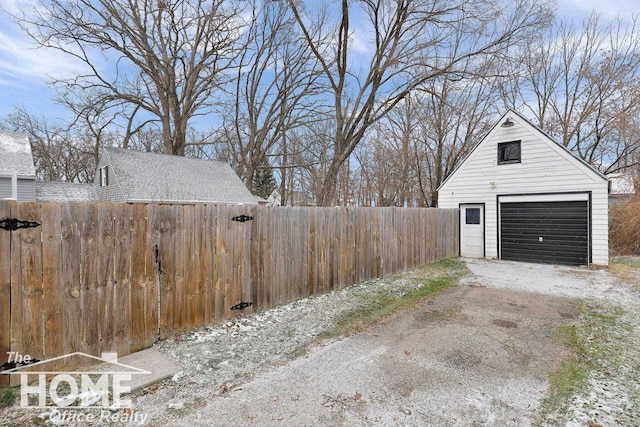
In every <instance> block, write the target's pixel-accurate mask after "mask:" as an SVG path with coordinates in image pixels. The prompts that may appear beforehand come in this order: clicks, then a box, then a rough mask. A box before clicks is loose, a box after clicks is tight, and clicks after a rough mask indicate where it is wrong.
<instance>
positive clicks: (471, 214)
mask: <svg viewBox="0 0 640 427" xmlns="http://www.w3.org/2000/svg"><path fill="white" fill-rule="evenodd" d="M460 256H463V257H466V258H484V204H475V203H474V204H464V205H460Z"/></svg>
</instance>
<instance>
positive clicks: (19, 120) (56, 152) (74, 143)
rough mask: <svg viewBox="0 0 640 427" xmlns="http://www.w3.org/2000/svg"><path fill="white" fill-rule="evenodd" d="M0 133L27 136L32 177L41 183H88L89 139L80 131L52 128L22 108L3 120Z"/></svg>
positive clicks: (91, 152)
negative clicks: (32, 164) (7, 132)
mask: <svg viewBox="0 0 640 427" xmlns="http://www.w3.org/2000/svg"><path fill="white" fill-rule="evenodd" d="M0 129H4V130H8V131H11V132H21V133H24V134H26V135H28V136H29V140H30V142H31V150H32V152H33V158H34V163H35V167H36V175H37V177H38V179H40V180H43V181H67V182H92V181H93V176H94V171H95V167H96V163H95V158H94V142H93V138H91V137H87V134H86V132H85V131H83V130H79V131H76V132H73V131H72V130H71V129H70V128H69V127H66V126H60V125H56V124H52V123H50V122H49V121H47V119H45V118H38V117H36V116H34V115H32V114H30V113H28V112H27V110H26V109H24V108H23V107H18V108H16V110H15V111H14V112H13V113H11V114H9V115H8V116H7V117H5V118H4V119H3V120H2V121H1V122H0Z"/></svg>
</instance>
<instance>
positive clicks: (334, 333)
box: [323, 258, 468, 338]
mask: <svg viewBox="0 0 640 427" xmlns="http://www.w3.org/2000/svg"><path fill="white" fill-rule="evenodd" d="M467 272H468V270H467V268H466V266H465V264H464V262H462V261H461V260H460V259H458V258H449V259H446V260H442V261H438V262H435V263H433V264H428V265H426V266H423V267H421V268H418V269H416V270H413V271H411V272H410V273H408V274H403V275H399V276H396V277H394V278H392V280H410V281H413V282H415V284H416V286H415V287H414V288H413V289H410V290H409V291H407V292H405V293H403V294H398V293H395V292H387V293H379V294H376V295H372V296H371V298H370V299H369V300H368V301H366V302H364V303H363V305H361V306H360V307H357V308H355V309H352V310H349V311H346V312H345V313H343V314H342V315H341V316H340V317H339V318H338V320H337V321H336V324H335V326H334V327H333V328H330V329H329V330H327V331H325V333H324V334H323V336H324V337H327V338H332V337H338V336H342V335H347V334H350V333H353V332H358V331H362V330H364V329H366V328H367V327H369V326H371V325H373V324H374V323H376V322H378V321H380V320H381V319H384V318H386V317H388V316H390V315H392V314H393V313H395V312H397V311H399V310H401V309H405V308H408V307H412V306H416V305H417V304H418V303H419V302H420V301H422V300H424V299H426V298H428V297H431V296H434V295H437V294H438V293H440V292H442V291H443V290H444V289H446V288H448V287H449V286H452V285H454V284H456V283H457V282H458V280H459V279H460V278H461V277H462V276H464V275H465V274H466V273H467Z"/></svg>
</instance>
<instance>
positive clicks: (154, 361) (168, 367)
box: [118, 347, 182, 392]
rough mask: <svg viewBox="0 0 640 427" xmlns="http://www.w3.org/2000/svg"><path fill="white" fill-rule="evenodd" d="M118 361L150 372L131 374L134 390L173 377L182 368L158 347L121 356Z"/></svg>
mask: <svg viewBox="0 0 640 427" xmlns="http://www.w3.org/2000/svg"><path fill="white" fill-rule="evenodd" d="M118 363H120V364H123V365H128V366H133V367H135V368H138V369H143V370H145V371H149V372H150V374H148V375H142V374H141V375H131V383H130V386H131V391H132V392H134V391H136V390H140V389H141V388H145V387H149V386H150V385H152V384H155V383H157V382H159V381H162V380H164V379H166V378H169V377H172V376H173V375H174V374H175V373H177V372H178V371H180V370H181V369H182V367H181V366H180V364H179V363H177V362H175V361H174V360H173V359H170V358H168V357H167V356H165V355H164V354H162V353H160V352H159V351H158V349H157V348H156V347H151V348H147V349H146V350H142V351H138V352H136V353H132V354H128V355H126V356H123V357H119V358H118Z"/></svg>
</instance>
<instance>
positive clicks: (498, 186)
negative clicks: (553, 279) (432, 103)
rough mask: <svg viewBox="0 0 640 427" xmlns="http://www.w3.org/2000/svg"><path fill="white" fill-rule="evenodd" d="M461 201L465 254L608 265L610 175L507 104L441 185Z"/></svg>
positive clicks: (445, 196)
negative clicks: (492, 124) (574, 152)
mask: <svg viewBox="0 0 640 427" xmlns="http://www.w3.org/2000/svg"><path fill="white" fill-rule="evenodd" d="M438 206H439V207H441V208H459V209H460V255H461V256H464V257H471V258H485V257H486V258H500V259H507V260H513V261H525V262H537V263H548V264H564V265H589V264H596V265H605V266H606V265H608V262H609V241H608V181H607V178H606V177H605V176H604V175H603V174H602V173H600V172H599V171H598V170H597V169H595V168H593V167H591V166H590V165H589V164H587V163H586V162H584V161H582V160H581V159H579V158H577V157H576V156H574V155H573V154H572V153H571V152H570V151H569V150H567V149H566V148H564V147H563V146H562V145H560V144H558V143H557V142H555V141H554V140H553V139H552V138H551V137H549V136H548V135H547V134H546V133H544V132H543V131H542V130H541V129H539V128H538V127H536V126H535V125H533V124H532V123H531V122H529V121H528V120H527V119H525V118H524V117H523V116H521V115H520V114H519V113H517V112H515V111H513V110H509V111H507V113H506V114H505V115H504V116H503V117H502V118H501V119H500V120H499V121H498V122H497V123H496V124H495V125H494V126H493V128H492V129H491V130H490V131H489V132H488V133H487V135H486V136H485V137H484V138H483V140H482V141H481V142H480V143H479V144H478V146H477V147H476V148H475V149H474V150H473V151H472V152H471V153H470V154H469V156H468V157H467V158H466V159H465V160H464V161H463V162H462V163H461V164H460V166H459V167H458V168H457V169H456V170H455V171H454V172H453V173H452V174H451V175H450V176H449V178H448V179H447V180H446V181H445V182H444V183H443V184H442V185H441V186H440V188H439V194H438Z"/></svg>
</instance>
